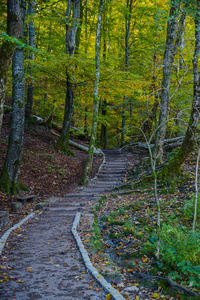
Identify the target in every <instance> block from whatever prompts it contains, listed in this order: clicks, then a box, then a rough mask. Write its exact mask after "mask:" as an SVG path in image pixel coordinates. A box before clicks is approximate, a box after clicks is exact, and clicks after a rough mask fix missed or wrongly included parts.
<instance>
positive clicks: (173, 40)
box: [154, 0, 186, 160]
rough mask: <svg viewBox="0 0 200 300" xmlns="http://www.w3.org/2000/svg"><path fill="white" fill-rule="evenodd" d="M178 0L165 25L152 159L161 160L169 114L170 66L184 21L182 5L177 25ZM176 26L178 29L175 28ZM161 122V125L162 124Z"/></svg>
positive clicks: (173, 3) (173, 2)
mask: <svg viewBox="0 0 200 300" xmlns="http://www.w3.org/2000/svg"><path fill="white" fill-rule="evenodd" d="M180 2H181V1H180V0H171V9H170V15H169V20H168V25H167V39H166V45H165V53H164V60H163V79H162V85H161V88H162V92H161V101H160V115H159V124H158V127H159V129H158V130H157V132H156V141H155V150H154V159H159V160H162V155H163V145H164V139H165V135H166V128H167V120H168V115H169V100H170V85H171V68H172V63H173V61H174V57H175V54H176V52H177V49H178V47H179V46H180V44H181V36H182V32H183V30H184V21H185V16H186V9H185V7H184V9H183V11H182V14H181V17H180V21H179V26H178V16H179V11H180ZM177 27H178V30H177ZM162 124H163V125H162ZM161 125H162V126H161Z"/></svg>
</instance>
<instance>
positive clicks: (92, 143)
mask: <svg viewBox="0 0 200 300" xmlns="http://www.w3.org/2000/svg"><path fill="white" fill-rule="evenodd" d="M103 7H104V0H100V4H99V13H98V21H97V32H96V46H95V63H96V70H95V82H94V102H93V123H92V132H91V136H90V144H89V151H88V156H87V161H86V166H85V169H84V172H83V177H82V183H83V184H88V183H89V177H90V173H91V170H92V162H93V154H94V147H95V140H96V133H97V125H98V115H99V77H100V36H101V21H102V13H103Z"/></svg>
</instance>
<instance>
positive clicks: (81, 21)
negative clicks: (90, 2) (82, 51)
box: [75, 0, 83, 54]
mask: <svg viewBox="0 0 200 300" xmlns="http://www.w3.org/2000/svg"><path fill="white" fill-rule="evenodd" d="M79 18H80V24H79V26H78V29H77V33H76V48H75V54H78V53H79V46H80V40H81V31H82V25H83V0H80V16H79Z"/></svg>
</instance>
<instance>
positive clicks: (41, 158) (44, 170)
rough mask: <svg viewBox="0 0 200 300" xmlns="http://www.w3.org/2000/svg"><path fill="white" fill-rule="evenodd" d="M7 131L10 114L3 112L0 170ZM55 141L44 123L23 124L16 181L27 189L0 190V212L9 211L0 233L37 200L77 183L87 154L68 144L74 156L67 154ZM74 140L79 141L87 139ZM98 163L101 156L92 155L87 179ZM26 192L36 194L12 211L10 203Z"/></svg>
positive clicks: (28, 209)
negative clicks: (18, 191)
mask: <svg viewBox="0 0 200 300" xmlns="http://www.w3.org/2000/svg"><path fill="white" fill-rule="evenodd" d="M9 130H10V114H9V113H7V114H5V115H4V120H3V126H2V132H1V137H0V171H1V170H2V167H3V164H4V161H5V157H6V151H7V145H8V137H9ZM57 140H58V138H57V137H56V136H55V135H52V134H51V132H50V130H48V129H47V128H46V127H44V126H38V125H36V124H31V123H30V124H29V125H28V126H27V125H26V128H25V134H24V146H23V154H22V159H21V168H20V174H19V180H20V182H21V183H22V184H23V185H24V186H25V187H27V189H28V191H27V192H25V193H23V195H15V196H12V195H10V196H9V195H6V194H5V193H3V192H1V191H0V211H5V210H6V211H9V223H8V225H7V226H6V227H4V228H0V234H1V233H2V231H5V230H6V228H8V227H11V226H12V225H13V224H15V223H16V222H18V221H19V220H20V219H22V218H23V217H24V216H25V215H27V214H28V213H30V212H31V211H32V210H34V208H35V206H36V204H37V203H39V202H42V201H45V200H46V199H48V198H50V197H52V196H62V195H63V194H67V193H69V192H70V191H72V190H74V189H75V188H76V187H77V186H78V185H79V183H80V181H81V176H82V174H83V169H84V166H85V163H86V158H87V153H85V152H83V151H80V150H78V149H76V148H73V147H72V150H73V151H74V153H75V155H76V156H74V157H72V156H67V155H65V154H63V153H61V152H60V151H58V149H57V148H56V142H57ZM75 141H76V142H78V143H83V144H85V143H87V142H88V141H87V140H82V141H81V140H78V141H77V140H75ZM101 162H102V157H94V164H93V169H92V174H91V178H92V177H94V176H95V174H96V172H97V171H98V168H99V166H100V164H101ZM26 195H36V196H37V197H36V198H35V199H34V201H30V203H29V202H27V203H26V204H25V205H23V206H22V210H21V211H20V212H17V213H14V212H12V211H11V204H12V203H13V202H16V201H17V197H19V196H26Z"/></svg>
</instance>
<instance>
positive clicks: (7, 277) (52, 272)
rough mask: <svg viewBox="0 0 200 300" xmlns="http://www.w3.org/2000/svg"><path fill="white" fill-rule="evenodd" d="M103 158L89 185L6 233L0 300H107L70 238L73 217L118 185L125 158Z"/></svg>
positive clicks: (114, 153) (110, 153)
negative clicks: (98, 170)
mask: <svg viewBox="0 0 200 300" xmlns="http://www.w3.org/2000/svg"><path fill="white" fill-rule="evenodd" d="M104 154H105V157H106V163H105V165H104V167H103V168H102V169H101V171H100V173H99V174H98V175H97V177H96V179H95V180H93V181H92V182H91V183H90V185H88V186H85V187H83V188H78V189H76V190H75V191H74V193H73V194H72V193H71V194H67V195H65V196H64V197H60V198H52V200H53V201H52V203H49V204H48V205H47V207H46V210H45V211H44V212H43V213H42V214H40V215H38V216H37V217H35V218H34V219H32V220H31V221H29V222H28V223H27V224H26V225H25V226H23V227H22V228H21V230H19V231H15V232H14V233H12V234H11V235H10V237H9V239H8V243H7V246H6V247H5V249H4V252H3V255H2V258H1V261H0V265H1V268H0V275H1V278H0V279H1V280H0V282H1V288H0V299H2V300H6V299H9V300H10V299H19V300H28V299H45V300H51V299H63V300H64V299H65V300H66V299H67V300H71V299H91V300H93V299H96V300H101V299H102V300H103V299H105V298H106V294H105V293H104V291H103V290H102V289H101V288H100V286H99V285H98V284H97V283H96V282H95V280H94V279H93V278H92V277H91V275H90V274H88V273H87V271H86V269H85V267H84V263H83V260H82V258H81V256H80V253H79V251H78V249H77V246H76V243H75V241H74V239H73V237H72V234H71V227H72V223H73V219H74V215H75V213H76V212H77V211H80V210H84V205H85V203H86V202H88V201H90V200H91V199H92V198H93V197H96V196H99V195H100V194H103V193H105V192H106V191H108V190H111V189H112V188H113V186H115V185H117V184H118V183H120V182H121V179H122V177H123V173H124V171H125V169H126V159H125V155H124V154H123V153H122V152H121V151H120V150H117V149H113V150H112V149H111V150H105V151H104ZM55 200H56V201H55Z"/></svg>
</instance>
